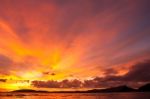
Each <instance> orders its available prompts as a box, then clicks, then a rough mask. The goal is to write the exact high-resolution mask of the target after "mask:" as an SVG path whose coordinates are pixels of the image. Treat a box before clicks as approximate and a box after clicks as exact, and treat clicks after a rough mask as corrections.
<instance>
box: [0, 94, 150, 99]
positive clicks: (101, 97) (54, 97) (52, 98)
mask: <svg viewBox="0 0 150 99" xmlns="http://www.w3.org/2000/svg"><path fill="white" fill-rule="evenodd" d="M0 99H150V93H149V92H147V93H0Z"/></svg>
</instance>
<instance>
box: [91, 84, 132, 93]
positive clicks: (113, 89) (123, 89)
mask: <svg viewBox="0 0 150 99" xmlns="http://www.w3.org/2000/svg"><path fill="white" fill-rule="evenodd" d="M133 91H135V89H132V88H130V87H128V86H125V85H124V86H118V87H111V88H107V89H93V90H89V91H88V92H94V93H95V92H133Z"/></svg>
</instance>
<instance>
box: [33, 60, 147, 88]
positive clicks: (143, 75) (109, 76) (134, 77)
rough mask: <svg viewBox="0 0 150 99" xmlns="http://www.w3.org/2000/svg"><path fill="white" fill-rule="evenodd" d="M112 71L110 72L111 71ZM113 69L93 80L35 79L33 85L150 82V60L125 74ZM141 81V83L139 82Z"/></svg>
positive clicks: (112, 84) (96, 85)
mask: <svg viewBox="0 0 150 99" xmlns="http://www.w3.org/2000/svg"><path fill="white" fill-rule="evenodd" d="M109 72H110V73H109ZM116 73H117V72H116V71H115V70H113V69H108V70H106V72H105V74H106V76H105V77H95V78H93V79H91V80H84V81H80V80H77V79H74V80H68V79H65V80H63V81H60V82H58V81H33V82H32V85H33V86H35V87H38V88H81V87H84V88H103V87H111V86H118V85H132V86H138V84H142V83H147V82H150V60H146V61H143V62H140V63H137V64H135V65H133V66H132V67H131V68H130V70H129V72H128V73H127V74H125V75H123V76H115V75H113V74H116ZM138 82H140V83H138Z"/></svg>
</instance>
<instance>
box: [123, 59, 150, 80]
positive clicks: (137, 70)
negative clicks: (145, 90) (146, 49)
mask: <svg viewBox="0 0 150 99" xmlns="http://www.w3.org/2000/svg"><path fill="white" fill-rule="evenodd" d="M122 79H123V80H126V81H135V82H137V81H139V82H146V81H150V60H146V61H144V62H140V63H137V64H135V65H134V66H132V67H131V68H130V70H129V72H128V73H127V74H126V75H124V76H123V77H122Z"/></svg>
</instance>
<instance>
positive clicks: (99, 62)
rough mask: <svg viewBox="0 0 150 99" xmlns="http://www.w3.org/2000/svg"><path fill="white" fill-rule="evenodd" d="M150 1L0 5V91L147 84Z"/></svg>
mask: <svg viewBox="0 0 150 99" xmlns="http://www.w3.org/2000/svg"><path fill="white" fill-rule="evenodd" d="M149 5H150V1H149V0H0V85H1V86H0V91H5V90H15V89H21V88H31V89H42V88H46V89H48V90H52V89H54V88H56V89H57V90H62V89H65V88H67V89H74V88H75V89H76V88H80V89H84V88H106V87H111V86H118V85H123V84H126V85H129V86H132V87H137V86H140V85H142V84H144V83H147V82H150V20H149V18H150V12H149V10H150V6H149Z"/></svg>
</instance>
